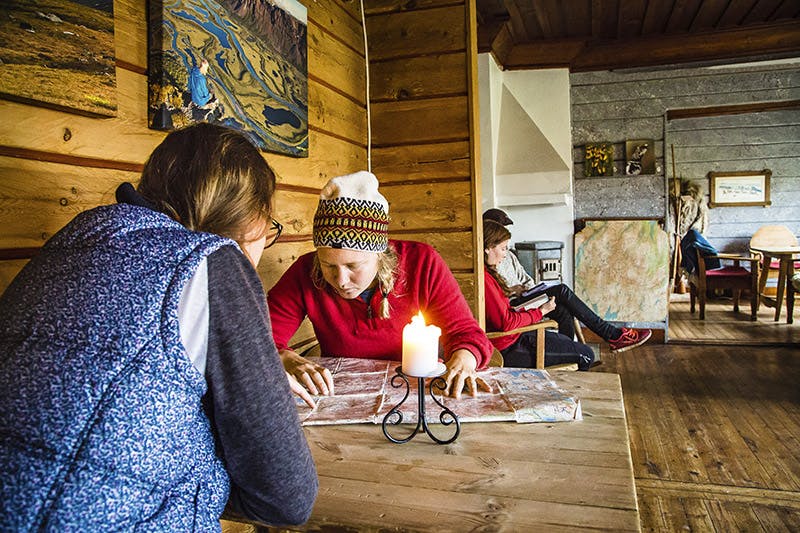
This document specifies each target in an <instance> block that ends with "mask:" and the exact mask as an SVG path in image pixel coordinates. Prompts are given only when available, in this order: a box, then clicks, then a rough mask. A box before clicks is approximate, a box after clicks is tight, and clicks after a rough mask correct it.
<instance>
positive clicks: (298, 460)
mask: <svg viewBox="0 0 800 533" xmlns="http://www.w3.org/2000/svg"><path fill="white" fill-rule="evenodd" d="M208 304H209V305H208V309H209V315H208V316H209V326H208V327H209V329H208V333H209V335H208V349H207V357H206V371H205V376H206V380H207V382H208V392H207V394H206V397H205V405H206V412H207V413H208V416H209V418H210V419H211V421H212V427H213V429H214V432H215V435H216V438H217V444H218V447H219V448H218V451H219V453H220V455H221V456H222V458H223V460H224V461H225V465H226V469H227V471H228V474H229V476H230V479H231V493H230V497H229V500H228V508H227V510H226V514H228V513H230V514H231V515H232V516H236V515H240V516H243V517H246V518H248V519H251V520H256V521H259V522H265V523H268V524H301V523H303V522H305V521H306V520H308V517H309V515H310V514H311V509H312V506H313V503H314V499H315V498H316V494H317V489H318V481H317V476H316V469H315V466H314V462H313V459H312V457H311V453H310V451H309V449H308V444H307V442H306V439H305V435H304V434H303V430H302V428H301V426H300V422H299V419H298V416H297V408H296V406H295V403H294V397H293V395H292V393H291V390H290V389H289V384H288V381H287V379H286V375H285V372H284V369H283V365H282V364H281V361H280V358H279V356H278V351H277V349H276V348H275V342H274V341H273V339H272V331H271V327H270V321H269V315H268V311H267V306H266V299H265V296H264V289H263V287H262V285H261V280H260V279H259V278H258V275H257V274H256V272H255V270H254V269H253V268H252V266H251V265H250V263H249V262H248V261H247V259H246V258H245V256H244V255H243V254H242V253H241V252H240V251H239V250H237V249H235V248H234V247H223V248H221V249H220V250H218V251H216V252H214V253H213V254H211V255H210V256H209V257H208Z"/></svg>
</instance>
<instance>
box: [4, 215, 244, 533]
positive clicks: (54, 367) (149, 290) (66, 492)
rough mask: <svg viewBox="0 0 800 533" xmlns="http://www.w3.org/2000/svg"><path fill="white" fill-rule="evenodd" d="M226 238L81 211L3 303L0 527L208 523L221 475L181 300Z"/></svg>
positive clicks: (224, 481)
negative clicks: (183, 329)
mask: <svg viewBox="0 0 800 533" xmlns="http://www.w3.org/2000/svg"><path fill="white" fill-rule="evenodd" d="M226 244H232V241H229V240H227V239H223V238H221V237H218V236H214V235H209V234H204V233H197V232H191V231H188V230H187V229H185V228H184V227H183V226H181V225H180V224H177V223H176V222H174V221H172V220H170V219H169V218H168V217H166V216H165V215H163V214H160V213H157V212H155V211H151V210H149V209H145V208H141V207H134V206H131V205H127V204H119V205H111V206H104V207H99V208H97V209H93V210H91V211H88V212H85V213H82V214H80V215H78V216H77V217H76V218H75V219H74V220H73V221H72V222H70V223H69V224H68V225H67V226H66V227H65V228H64V229H62V230H61V231H60V232H59V233H58V234H56V235H55V236H54V237H53V238H52V239H51V240H50V241H49V242H48V243H47V244H46V245H45V246H44V248H43V249H42V251H41V253H40V254H39V255H38V256H37V257H35V258H34V259H33V260H32V261H30V263H29V264H28V265H27V266H26V267H25V268H24V269H23V270H22V272H21V273H20V274H19V276H17V278H16V279H15V280H14V281H13V282H12V283H11V285H10V286H9V287H8V289H7V290H6V292H5V293H4V294H3V296H2V298H0V476H2V481H1V482H2V487H0V531H28V530H45V531H110V530H115V531H116V530H128V531H130V530H141V531H194V530H198V531H209V530H218V529H219V527H220V526H219V522H218V518H219V515H220V514H221V513H222V510H223V509H224V507H225V503H226V502H227V498H228V490H229V480H228V476H227V474H226V472H225V469H224V466H223V464H222V461H221V460H220V459H219V458H218V457H217V456H216V454H215V452H214V438H213V435H212V432H211V429H210V423H209V420H208V418H207V417H206V415H205V414H204V411H203V408H202V405H201V397H202V396H203V394H204V393H205V391H206V383H205V380H204V378H203V376H201V375H200V373H198V372H197V370H195V368H194V367H193V366H192V364H191V362H190V361H189V359H188V357H187V356H186V355H185V353H184V349H183V347H182V344H181V341H180V333H179V328H178V311H177V309H178V301H179V299H180V296H181V291H182V289H183V287H184V285H185V284H186V283H187V282H188V281H189V279H190V278H191V276H192V275H193V273H194V272H195V270H196V268H197V266H198V264H199V263H200V261H201V260H202V259H203V258H204V257H206V256H207V255H208V254H210V253H212V252H213V251H215V250H217V249H218V248H219V247H221V246H223V245H226Z"/></svg>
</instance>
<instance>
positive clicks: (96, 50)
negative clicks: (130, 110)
mask: <svg viewBox="0 0 800 533" xmlns="http://www.w3.org/2000/svg"><path fill="white" fill-rule="evenodd" d="M0 59H2V61H0V97H1V98H3V99H5V100H11V101H15V102H22V103H25V104H31V105H36V106H40V107H47V108H50V109H57V110H59V111H66V112H68V113H75V114H79V115H86V116H90V117H113V116H116V115H117V72H116V67H115V64H114V59H115V58H114V1H113V0H97V1H95V2H86V1H81V0H59V1H52V0H3V2H2V3H0Z"/></svg>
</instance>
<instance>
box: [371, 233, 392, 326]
mask: <svg viewBox="0 0 800 533" xmlns="http://www.w3.org/2000/svg"><path fill="white" fill-rule="evenodd" d="M396 269H397V252H395V250H394V247H392V246H391V245H389V247H388V248H387V249H386V251H385V252H383V253H382V254H381V255H380V257H379V258H378V274H377V276H376V277H377V279H378V290H379V291H381V308H380V317H381V318H389V314H390V313H389V311H390V306H389V293H390V292H392V289H394V282H395V278H396V276H395V274H396V272H395V270H396Z"/></svg>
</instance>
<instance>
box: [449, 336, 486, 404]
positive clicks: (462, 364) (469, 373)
mask: <svg viewBox="0 0 800 533" xmlns="http://www.w3.org/2000/svg"><path fill="white" fill-rule="evenodd" d="M445 364H446V365H447V372H446V373H445V375H444V380H445V382H446V383H447V388H446V389H445V393H446V394H449V395H450V396H453V397H455V398H461V391H462V390H464V386H465V385H466V387H467V389H469V391H470V394H472V396H475V395H476V394H477V393H478V389H481V390H484V391H486V392H491V390H492V388H491V387H490V386H489V384H488V383H486V381H484V380H483V378H481V377H478V373H477V371H476V370H475V368H476V367H477V366H478V361H477V360H476V359H475V356H474V355H472V352H470V351H469V350H465V349H463V348H462V349H460V350H456V351H455V352H453V355H451V356H450V359H448V360H447V363H445Z"/></svg>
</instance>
